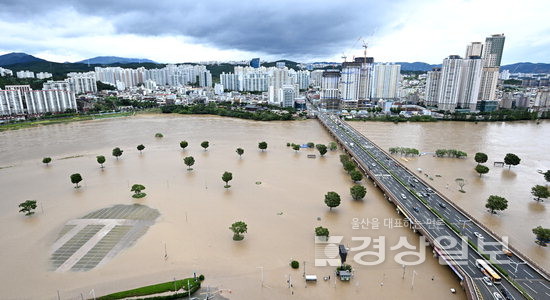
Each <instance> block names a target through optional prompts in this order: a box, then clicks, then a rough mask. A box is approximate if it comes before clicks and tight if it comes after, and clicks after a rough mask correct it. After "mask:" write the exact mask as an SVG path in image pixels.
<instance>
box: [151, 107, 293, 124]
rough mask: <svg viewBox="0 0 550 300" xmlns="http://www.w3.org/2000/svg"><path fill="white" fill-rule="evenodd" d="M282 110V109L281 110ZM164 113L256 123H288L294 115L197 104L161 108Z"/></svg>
mask: <svg viewBox="0 0 550 300" xmlns="http://www.w3.org/2000/svg"><path fill="white" fill-rule="evenodd" d="M279 109H280V108H279ZM161 111H162V112H163V113H178V114H209V115H218V116H225V117H233V118H240V119H249V120H256V121H286V120H293V119H294V118H293V117H292V113H289V112H286V111H285V112H281V113H277V112H273V111H271V110H267V109H266V110H258V111H255V112H250V111H246V110H245V109H244V108H242V107H225V106H223V105H216V104H214V103H211V104H207V105H204V104H196V105H188V106H184V105H165V106H162V107H161Z"/></svg>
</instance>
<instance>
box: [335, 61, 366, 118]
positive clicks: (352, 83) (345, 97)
mask: <svg viewBox="0 0 550 300" xmlns="http://www.w3.org/2000/svg"><path fill="white" fill-rule="evenodd" d="M360 81H361V63H356V62H344V63H343V64H342V71H341V72H340V84H339V89H340V97H341V100H342V102H341V103H340V104H341V108H343V109H349V108H352V109H354V108H357V106H358V100H359V85H360V83H361V82H360Z"/></svg>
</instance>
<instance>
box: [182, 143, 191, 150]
mask: <svg viewBox="0 0 550 300" xmlns="http://www.w3.org/2000/svg"><path fill="white" fill-rule="evenodd" d="M187 146H189V143H188V142H187V141H181V142H180V148H181V150H185V148H187Z"/></svg>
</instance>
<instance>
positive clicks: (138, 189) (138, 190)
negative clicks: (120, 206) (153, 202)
mask: <svg viewBox="0 0 550 300" xmlns="http://www.w3.org/2000/svg"><path fill="white" fill-rule="evenodd" d="M144 189H145V186H143V185H141V184H137V183H136V184H134V185H132V188H131V189H130V191H131V192H134V194H133V195H132V197H133V198H143V197H145V196H147V194H145V193H142V192H141V191H143V190H144Z"/></svg>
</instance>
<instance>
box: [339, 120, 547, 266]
mask: <svg viewBox="0 0 550 300" xmlns="http://www.w3.org/2000/svg"><path fill="white" fill-rule="evenodd" d="M350 124H351V125H352V126H353V127H355V128H356V129H357V130H359V131H360V132H361V133H363V134H364V135H365V136H366V137H368V138H370V139H371V140H372V141H373V142H375V143H376V144H378V145H379V146H380V147H382V148H383V149H384V150H386V151H388V149H389V148H390V147H396V146H398V147H412V148H416V149H418V150H419V151H420V152H431V153H430V154H427V155H423V156H420V157H417V158H410V157H406V160H407V161H405V160H404V159H399V156H398V155H397V156H396V157H397V158H398V159H399V160H400V162H401V163H403V164H404V165H405V166H407V167H408V168H409V169H410V170H412V171H414V172H416V173H417V174H419V173H418V171H417V169H418V168H421V169H422V170H423V173H425V174H428V175H429V176H430V177H432V178H433V181H432V180H430V179H428V178H426V177H424V179H426V180H427V181H428V182H430V184H432V185H434V186H435V187H436V188H437V189H438V190H439V191H440V192H442V193H443V194H444V195H445V196H447V197H448V198H450V199H451V200H452V201H453V202H454V203H455V204H457V205H458V206H460V207H462V208H463V209H464V210H466V211H467V212H469V213H470V214H471V215H472V216H473V217H474V218H476V219H478V220H479V221H481V222H482V223H483V224H485V225H486V226H488V227H489V228H491V229H492V230H493V231H495V232H496V233H497V234H499V235H502V236H508V237H509V243H510V244H512V246H514V247H516V248H517V249H519V250H520V251H522V252H523V253H524V254H525V255H527V256H528V257H530V258H531V259H533V260H534V261H535V262H537V263H538V264H539V265H540V266H542V267H543V268H545V269H546V270H547V271H550V249H548V247H540V246H538V245H537V244H535V243H534V241H535V236H534V234H533V233H532V231H531V230H532V229H533V228H535V227H537V226H543V227H545V228H548V227H550V209H549V208H548V207H547V206H548V202H537V201H534V200H533V196H532V195H531V187H533V186H535V185H537V184H539V185H546V184H547V183H546V182H545V180H544V177H543V175H542V174H539V173H538V172H537V170H543V172H545V171H546V170H549V169H550V152H549V150H550V122H548V121H543V122H541V123H540V124H536V122H534V121H521V122H508V123H506V122H494V123H483V122H480V123H478V124H475V123H472V122H437V123H400V124H393V123H383V122H350ZM436 149H457V150H462V151H465V152H466V153H468V158H466V159H454V158H437V157H434V156H433V152H435V150H436ZM476 152H484V153H486V154H487V155H488V157H489V159H488V161H487V163H485V165H487V166H488V167H489V168H490V170H489V173H487V174H485V175H483V176H482V177H480V176H479V174H478V173H476V172H475V170H474V168H475V166H476V165H477V163H476V162H475V161H474V155H475V153H476ZM506 153H515V154H516V155H518V156H519V157H520V158H521V162H520V164H519V165H518V166H512V167H511V168H510V169H509V168H508V167H495V166H493V162H495V161H500V162H502V161H504V156H505V155H506ZM436 175H440V176H441V177H438V176H436ZM455 178H464V179H465V180H466V181H467V184H466V185H465V186H464V190H465V191H466V193H461V192H459V191H458V186H457V184H456V183H455ZM489 195H499V196H502V197H505V198H506V199H507V200H508V209H506V210H505V211H503V212H499V213H498V214H496V215H491V214H490V213H488V212H487V209H486V208H485V203H486V201H487V198H488V197H489Z"/></svg>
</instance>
